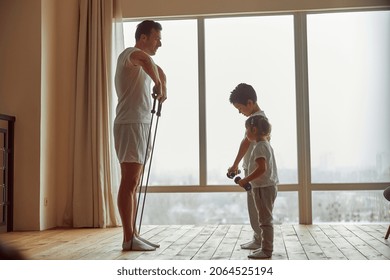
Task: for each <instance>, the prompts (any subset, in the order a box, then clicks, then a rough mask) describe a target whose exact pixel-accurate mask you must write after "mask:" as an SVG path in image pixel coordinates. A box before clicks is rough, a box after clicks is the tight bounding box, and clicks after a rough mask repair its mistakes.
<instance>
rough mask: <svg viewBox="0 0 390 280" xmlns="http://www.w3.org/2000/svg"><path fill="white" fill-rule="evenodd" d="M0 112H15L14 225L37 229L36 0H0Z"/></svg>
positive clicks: (38, 47)
mask: <svg viewBox="0 0 390 280" xmlns="http://www.w3.org/2000/svg"><path fill="white" fill-rule="evenodd" d="M0 38H1V44H0V64H1V67H0V112H1V113H3V114H7V115H13V116H16V124H15V125H16V126H15V182H14V183H15V192H14V201H15V207H14V228H15V230H23V229H33V230H38V229H39V195H40V140H41V137H40V132H41V127H40V118H41V5H40V1H38V0H34V1H23V0H13V1H8V0H1V1H0Z"/></svg>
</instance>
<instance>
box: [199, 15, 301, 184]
mask: <svg viewBox="0 0 390 280" xmlns="http://www.w3.org/2000/svg"><path fill="white" fill-rule="evenodd" d="M205 54H206V58H205V61H206V106H207V114H206V116H207V123H206V126H207V171H208V172H207V179H208V184H217V185H222V184H227V183H229V181H228V180H227V179H226V175H225V174H226V169H227V168H228V167H229V166H230V165H231V164H232V163H233V161H234V159H235V156H236V154H237V152H238V148H239V145H240V143H241V140H242V139H243V138H244V137H245V126H244V124H245V119H246V117H244V116H243V115H239V113H238V111H237V110H236V109H235V108H234V106H233V105H231V104H230V102H229V96H230V92H231V91H232V90H233V89H234V88H235V87H236V86H237V85H238V84H239V83H247V84H250V85H252V86H253V87H254V89H255V90H256V93H257V97H258V104H259V106H260V108H261V109H262V110H263V111H264V112H265V113H266V115H267V116H268V118H269V119H270V122H271V124H272V140H271V143H272V146H273V148H274V150H275V157H276V159H277V164H278V172H279V177H280V181H281V183H283V184H291V183H295V184H296V183H297V142H296V138H297V137H296V121H295V116H296V112H295V111H296V110H295V108H296V105H295V68H294V26H293V16H291V15H287V16H262V17H244V18H243V17H237V18H234V17H233V18H214V19H206V21H205ZM230 183H231V180H230Z"/></svg>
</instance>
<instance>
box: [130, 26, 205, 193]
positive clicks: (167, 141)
mask: <svg viewBox="0 0 390 280" xmlns="http://www.w3.org/2000/svg"><path fill="white" fill-rule="evenodd" d="M137 24H138V22H127V23H125V24H124V33H125V46H126V47H133V46H134V44H135V39H134V34H135V29H136V25H137ZM162 25H163V31H162V47H161V48H160V49H159V50H158V51H157V54H156V55H155V57H153V59H154V61H155V62H156V63H157V64H158V65H159V66H161V68H162V69H163V70H164V72H165V74H166V75H167V84H168V86H167V87H168V100H167V101H166V102H165V103H164V106H163V108H162V113H161V118H160V120H159V125H158V131H157V135H156V145H155V150H154V156H153V161H152V168H151V175H150V184H151V185H164V186H169V185H198V184H199V125H198V118H199V117H198V45H197V22H196V20H180V21H163V24H162Z"/></svg>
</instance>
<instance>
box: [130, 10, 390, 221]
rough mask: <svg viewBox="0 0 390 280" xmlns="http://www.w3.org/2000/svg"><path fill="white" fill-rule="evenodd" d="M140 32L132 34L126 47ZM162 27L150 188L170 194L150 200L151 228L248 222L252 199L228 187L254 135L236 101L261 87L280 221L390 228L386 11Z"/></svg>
mask: <svg viewBox="0 0 390 280" xmlns="http://www.w3.org/2000/svg"><path fill="white" fill-rule="evenodd" d="M302 19H303V20H302ZM138 22H139V21H137V22H127V23H125V25H124V27H125V35H126V36H125V37H126V43H125V44H126V47H130V46H133V45H134V38H133V37H134V32H135V27H136V24H137V23H138ZM159 22H161V23H162V25H163V32H162V38H163V39H162V44H163V46H162V48H161V49H159V51H158V53H157V55H156V56H155V57H154V60H155V61H156V63H157V64H159V65H160V66H161V67H162V68H163V69H164V70H165V72H166V74H167V77H168V100H167V102H166V103H165V105H164V108H163V112H162V117H161V119H160V122H159V129H158V134H157V140H156V147H155V154H154V158H153V166H152V173H151V177H150V185H152V187H161V186H163V187H167V188H165V189H164V190H163V192H167V193H159V194H153V193H151V194H150V195H149V196H148V200H147V202H146V203H147V205H148V206H147V208H146V209H147V210H146V212H145V221H146V222H147V223H152V224H153V223H154V224H161V223H167V224H176V223H180V224H194V223H195V224H199V223H246V222H247V221H248V217H247V213H246V205H245V204H246V202H245V200H246V198H245V197H246V195H245V193H244V192H231V191H234V188H232V185H233V182H232V180H229V179H227V177H226V170H227V168H228V167H229V166H230V165H231V164H232V162H233V160H234V157H235V156H236V154H237V151H238V148H239V144H240V142H241V140H242V138H243V137H244V131H245V129H244V122H245V117H244V116H242V115H239V114H238V112H237V110H236V109H235V108H234V107H233V106H232V105H231V104H230V103H229V95H230V93H231V91H232V90H233V89H234V88H235V86H236V85H237V84H239V83H248V84H251V85H252V86H253V87H254V88H255V90H256V92H257V95H258V102H259V105H260V107H261V109H262V110H264V111H265V113H266V114H267V116H268V117H269V119H270V121H271V123H272V126H273V130H272V138H271V143H272V146H273V147H274V150H275V155H276V160H277V164H278V171H279V176H280V183H281V185H280V188H279V189H280V190H281V191H280V192H279V194H278V197H277V200H276V203H275V209H274V213H275V222H276V223H283V222H293V223H296V222H297V221H298V216H299V215H301V213H304V214H303V215H305V216H306V217H305V218H304V219H302V220H303V221H305V222H311V221H313V222H338V221H341V222H348V221H351V222H356V221H362V222H368V221H371V222H372V221H384V220H386V219H388V210H389V209H388V205H386V204H383V203H382V201H381V199H383V197H381V191H380V189H381V188H383V186H384V185H385V184H386V182H387V183H388V182H390V145H389V143H390V126H389V125H388V123H389V121H388V120H390V113H389V111H390V110H389V109H390V94H389V93H390V79H389V78H388V77H390V52H389V50H390V12H389V11H368V12H343V13H341V12H336V13H313V14H310V13H303V12H302V13H297V14H283V15H261V16H240V17H238V16H234V17H200V18H197V19H176V20H166V19H163V20H159ZM305 31H307V32H305ZM297 38H298V40H297ZM306 42H307V45H306ZM306 46H307V60H306V56H305V54H306V53H305V51H306V48H305V47H306ZM306 63H307V67H306ZM302 76H303V77H302ZM305 81H308V88H307V92H306V87H305ZM296 89H298V90H296ZM306 93H307V94H306ZM297 100H299V103H297ZM301 102H302V103H301ZM297 108H300V109H302V108H303V110H302V111H301V110H298V111H297ZM297 124H298V125H297ZM298 141H299V142H298ZM301 141H307V143H309V144H308V145H302V143H303V142H301ZM297 147H299V152H298V148H297ZM308 155H310V156H308ZM298 163H303V164H300V165H299V164H298ZM309 165H310V166H309ZM298 166H300V167H302V166H303V167H302V168H303V169H302V170H300V169H298ZM346 186H347V187H346ZM155 190H156V189H155ZM157 190H158V191H160V190H161V189H157ZM189 191H191V193H180V192H189ZM213 191H217V192H215V193H210V192H213ZM169 192H171V193H169ZM194 192H195V193H194ZM202 192H206V193H202ZM207 192H208V193H207ZM341 201H342V203H341ZM302 205H304V206H302ZM155 206H157V207H155ZM298 210H300V212H299V213H298ZM340 212H343V213H340ZM307 213H311V215H307ZM301 216H302V215H301ZM309 216H310V217H309ZM307 217H309V218H307Z"/></svg>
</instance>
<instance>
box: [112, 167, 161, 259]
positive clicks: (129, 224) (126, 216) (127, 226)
mask: <svg viewBox="0 0 390 280" xmlns="http://www.w3.org/2000/svg"><path fill="white" fill-rule="evenodd" d="M141 172H142V164H139V163H133V162H125V163H121V174H122V178H121V183H120V186H119V192H118V210H119V214H120V216H121V220H122V226H123V246H122V247H123V249H124V250H130V249H131V250H137V251H151V250H155V248H154V247H152V246H149V245H147V244H145V243H143V242H142V241H141V240H139V239H138V238H136V237H134V238H133V235H134V233H135V229H134V219H135V218H136V217H135V215H136V211H135V209H136V207H137V204H136V201H137V198H136V194H137V192H136V190H137V186H138V184H139V181H140V176H141ZM134 202H135V203H134Z"/></svg>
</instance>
